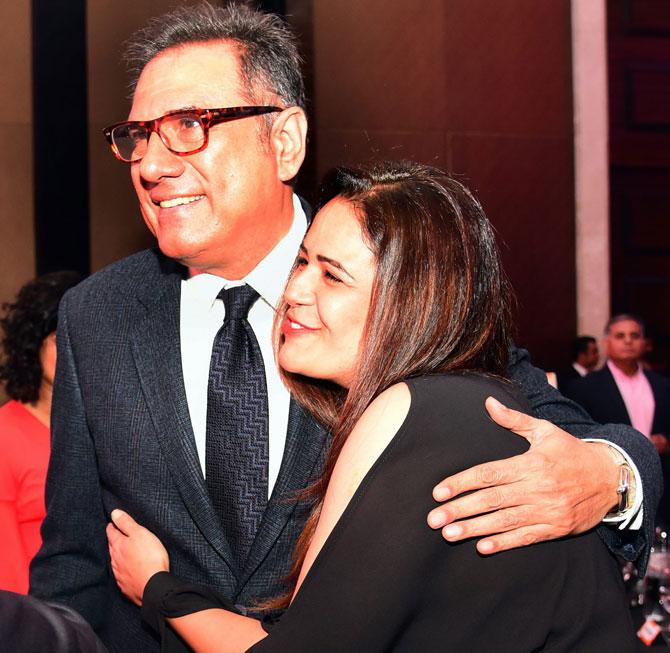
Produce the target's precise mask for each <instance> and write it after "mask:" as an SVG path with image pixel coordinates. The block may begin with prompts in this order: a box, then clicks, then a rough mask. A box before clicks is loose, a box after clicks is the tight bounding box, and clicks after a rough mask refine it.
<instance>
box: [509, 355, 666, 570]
mask: <svg viewBox="0 0 670 653" xmlns="http://www.w3.org/2000/svg"><path fill="white" fill-rule="evenodd" d="M509 374H510V377H511V378H512V379H513V380H514V381H515V382H516V383H517V385H518V386H519V387H520V388H521V390H522V391H523V392H524V394H525V395H526V397H527V398H528V400H529V402H530V404H531V407H532V409H533V412H534V414H535V416H536V417H539V418H540V419H546V420H548V421H550V422H552V423H554V424H556V425H557V426H560V427H561V428H562V429H563V430H565V431H567V432H568V433H571V434H572V435H574V436H577V437H579V438H599V439H601V440H608V441H610V442H613V443H615V444H618V445H619V446H620V447H621V448H622V449H624V451H626V453H627V454H628V455H629V456H630V458H631V459H632V460H633V462H634V463H635V465H636V467H637V469H638V471H639V472H640V475H641V477H642V478H641V479H640V480H641V484H642V491H643V511H644V514H643V524H642V528H641V529H640V530H639V531H634V530H622V531H621V530H618V529H617V528H616V527H615V526H607V525H604V524H603V525H601V526H600V527H599V528H598V532H599V534H600V536H601V537H602V539H603V540H604V542H605V543H606V544H607V546H608V547H609V548H610V550H611V551H612V552H614V553H615V554H617V555H621V556H622V557H624V558H625V559H626V560H636V561H637V564H638V567H640V568H641V569H644V568H646V565H647V560H648V558H649V548H650V547H651V543H652V542H653V535H654V517H655V515H656V508H657V506H658V502H659V499H660V496H661V494H662V492H663V475H662V472H661V466H660V462H659V459H658V455H657V454H656V451H655V449H654V447H653V445H652V444H651V442H649V440H647V438H645V437H644V436H643V435H642V434H641V433H638V432H637V431H636V430H635V429H633V428H632V427H630V426H625V425H623V424H598V423H596V422H594V421H593V420H592V419H591V418H590V417H589V415H588V413H587V412H586V411H585V410H584V409H583V408H582V407H581V406H579V405H577V404H576V403H575V402H573V401H571V400H570V399H566V398H565V397H564V396H563V395H562V394H561V393H560V392H558V390H556V389H555V388H553V387H552V386H550V385H549V384H548V383H547V379H546V375H545V373H544V372H543V371H542V370H540V369H538V368H536V367H533V365H532V364H531V362H530V355H529V354H528V352H527V351H526V350H524V349H517V348H512V350H511V355H510V366H509Z"/></svg>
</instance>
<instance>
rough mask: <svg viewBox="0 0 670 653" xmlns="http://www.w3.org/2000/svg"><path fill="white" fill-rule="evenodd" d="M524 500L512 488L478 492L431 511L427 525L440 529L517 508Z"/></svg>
mask: <svg viewBox="0 0 670 653" xmlns="http://www.w3.org/2000/svg"><path fill="white" fill-rule="evenodd" d="M524 498H527V497H524V495H521V496H519V495H518V493H517V492H516V491H515V490H514V489H513V487H512V486H509V487H506V486H496V487H492V488H488V489H483V490H479V491H478V492H473V493H472V494H468V495H466V496H464V497H460V498H459V499H456V500H454V501H450V502H449V503H446V504H444V505H442V506H438V507H437V508H435V509H433V510H431V511H430V513H429V514H428V524H429V526H431V527H432V528H441V527H442V526H445V525H446V524H450V523H451V522H455V521H458V520H460V519H466V518H468V517H475V516H477V515H484V514H485V513H489V512H493V511H495V510H503V509H505V508H513V507H515V506H519V505H521V504H522V503H523V502H524ZM488 532H489V533H491V532H494V531H488Z"/></svg>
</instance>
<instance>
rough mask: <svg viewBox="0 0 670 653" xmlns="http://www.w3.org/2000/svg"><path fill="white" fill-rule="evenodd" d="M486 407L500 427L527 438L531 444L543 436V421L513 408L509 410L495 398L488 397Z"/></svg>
mask: <svg viewBox="0 0 670 653" xmlns="http://www.w3.org/2000/svg"><path fill="white" fill-rule="evenodd" d="M484 405H485V406H486V410H487V411H488V413H489V415H490V417H491V419H492V420H493V421H494V422H495V423H496V424H498V426H502V427H503V428H505V429H509V430H511V431H514V433H516V434H517V435H520V436H521V437H523V438H525V439H526V440H528V442H530V443H531V444H533V443H534V442H536V441H537V440H538V439H539V438H540V437H541V436H542V435H543V431H544V430H545V428H544V426H543V425H544V422H543V421H542V420H539V419H536V418H535V417H531V416H530V415H526V414H525V413H521V412H519V411H518V410H514V409H513V408H507V406H505V405H503V404H501V403H500V402H499V401H498V400H497V399H496V398H495V397H488V398H487V399H486V401H485V402H484Z"/></svg>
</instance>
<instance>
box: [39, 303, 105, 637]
mask: <svg viewBox="0 0 670 653" xmlns="http://www.w3.org/2000/svg"><path fill="white" fill-rule="evenodd" d="M70 328H71V327H70V314H69V310H68V295H67V294H66V296H65V297H64V299H63V301H62V302H61V307H60V312H59V321H58V334H57V348H58V355H57V361H56V377H55V382H54V396H53V407H52V415H51V458H50V461H49V469H48V473H47V483H46V495H45V498H46V509H47V514H46V518H45V520H44V522H43V525H42V539H43V544H42V548H41V549H40V550H39V552H38V554H37V556H36V557H35V558H34V560H33V562H32V564H31V567H30V593H31V594H32V595H34V596H36V597H38V598H41V599H47V600H50V601H56V602H58V603H63V604H65V605H68V606H70V607H72V608H74V609H75V610H77V611H78V612H79V613H80V614H82V615H83V616H84V617H85V618H86V619H87V621H88V622H89V623H90V624H91V625H92V626H93V627H94V628H99V627H100V625H101V624H102V622H103V620H104V614H105V609H106V598H107V596H108V591H109V583H111V582H112V581H111V576H110V573H109V556H108V552H107V538H106V535H105V527H106V524H107V519H106V517H105V513H104V510H103V505H102V498H101V488H100V481H99V475H98V467H97V462H96V452H95V448H94V444H93V440H92V437H91V433H90V431H89V428H88V424H87V419H86V413H85V408H84V403H83V399H82V393H81V388H80V385H79V379H78V374H77V365H76V360H75V358H76V357H75V351H74V350H73V346H72V340H71V333H70Z"/></svg>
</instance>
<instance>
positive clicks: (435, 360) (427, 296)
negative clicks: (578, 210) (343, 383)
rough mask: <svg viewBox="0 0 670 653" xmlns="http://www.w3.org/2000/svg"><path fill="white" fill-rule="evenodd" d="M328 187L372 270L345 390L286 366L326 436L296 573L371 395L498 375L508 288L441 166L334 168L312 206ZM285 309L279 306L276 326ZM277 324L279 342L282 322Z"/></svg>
mask: <svg viewBox="0 0 670 653" xmlns="http://www.w3.org/2000/svg"><path fill="white" fill-rule="evenodd" d="M335 197H338V198H341V199H344V200H345V201H348V202H350V203H351V204H352V206H353V207H354V210H355V211H356V214H357V215H358V217H359V219H360V222H361V225H362V230H363V234H364V238H365V239H366V244H367V245H368V247H369V248H370V249H371V250H372V252H373V254H374V255H375V258H376V264H377V269H376V273H375V279H374V284H373V289H372V297H371V302H370V308H369V311H368V316H367V321H366V325H365V328H364V331H363V336H362V342H361V346H360V358H359V362H358V365H357V369H356V371H355V373H354V375H353V380H352V383H351V385H350V387H349V389H348V390H345V389H343V388H340V387H338V386H335V385H333V384H332V383H329V382H324V381H321V380H318V379H312V378H308V377H305V376H302V375H299V374H293V373H290V372H286V371H282V375H283V378H284V381H285V383H286V385H287V386H288V388H289V389H290V391H291V393H292V394H293V396H294V397H295V398H296V399H297V401H299V402H300V403H301V404H302V405H303V406H305V407H306V408H307V410H309V411H310V412H311V413H312V415H313V416H314V417H315V418H316V419H317V420H318V421H320V422H321V423H322V424H324V425H325V426H326V427H327V428H328V429H329V430H330V432H331V434H332V446H331V448H330V450H329V452H328V455H327V459H326V464H325V467H324V470H323V473H322V474H321V476H320V477H319V478H318V479H317V480H316V482H315V483H314V484H313V485H312V487H311V488H310V489H309V490H308V492H307V494H308V495H309V496H310V497H311V498H312V499H313V500H314V502H315V503H314V509H313V511H312V513H311V515H310V517H309V519H308V521H307V524H306V526H305V528H304V530H303V532H302V534H301V536H300V538H299V540H298V544H297V546H296V551H295V558H294V560H295V564H294V568H293V572H292V575H291V578H292V579H293V580H295V579H296V578H297V574H298V573H299V570H300V567H301V565H302V562H303V560H304V557H305V553H306V551H307V548H308V546H309V542H310V541H311V538H312V535H313V533H314V529H315V527H316V523H317V521H318V518H319V513H320V509H321V503H322V501H323V497H324V495H325V492H326V488H327V486H328V482H329V480H330V477H331V474H332V471H333V467H334V466H335V462H336V461H337V458H338V456H339V453H340V451H341V449H342V446H343V445H344V442H345V441H346V439H347V437H348V436H349V433H350V432H351V431H352V429H353V427H354V425H355V424H356V422H357V421H358V420H359V419H360V417H361V415H362V414H363V412H364V411H365V409H366V408H367V407H368V405H369V404H370V402H371V401H372V400H373V399H374V398H375V397H376V396H377V395H379V394H380V393H381V392H383V391H384V390H385V389H386V388H388V387H390V386H392V385H393V384H395V383H398V382H399V381H402V380H403V379H407V378H409V377H413V376H418V375H424V374H440V373H446V372H456V371H459V372H465V371H472V372H480V373H485V374H492V375H497V376H502V377H504V376H505V375H506V371H507V359H508V352H509V344H510V324H511V304H512V293H511V290H510V286H509V284H508V282H507V279H506V277H505V274H504V272H503V270H502V266H501V263H500V258H499V255H498V248H497V246H496V242H495V236H494V233H493V229H492V227H491V224H490V223H489V221H488V219H487V218H486V216H485V215H484V212H483V210H482V208H481V206H480V204H479V202H478V201H477V200H476V199H475V198H474V197H473V196H472V195H471V194H470V192H469V191H468V190H467V189H466V188H465V187H464V186H462V185H461V184H460V183H459V182H457V181H455V180H454V179H452V178H450V177H449V176H448V175H446V174H445V173H444V172H442V171H441V170H438V169H437V168H432V167H429V166H425V165H420V164H418V163H412V162H385V163H378V164H374V165H371V166H369V167H361V168H357V169H352V168H337V169H335V170H333V171H332V172H331V173H329V174H328V175H327V177H326V178H325V180H324V183H323V185H322V189H321V196H320V200H319V206H323V205H324V204H326V203H327V202H329V201H330V200H331V199H333V198H335ZM287 308H288V307H287V305H283V306H282V307H281V309H280V311H279V313H278V319H277V323H276V324H277V325H278V324H280V322H281V318H282V316H283V314H284V313H285V311H286V309H287ZM275 334H276V335H275V337H276V339H277V342H276V344H277V346H279V347H281V336H280V335H279V330H278V329H275ZM287 600H288V599H287V597H283V599H282V601H283V603H284V604H285V603H286V601H287Z"/></svg>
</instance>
